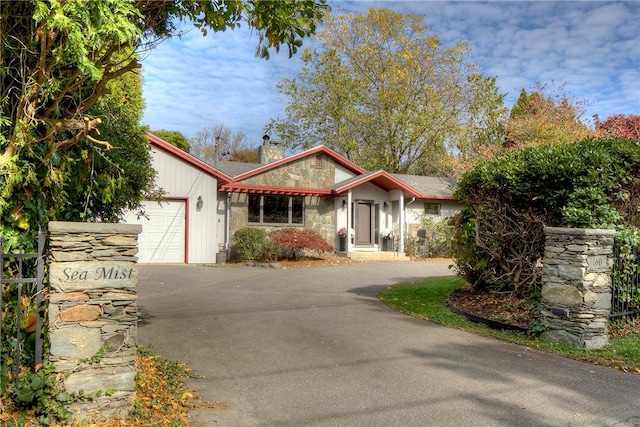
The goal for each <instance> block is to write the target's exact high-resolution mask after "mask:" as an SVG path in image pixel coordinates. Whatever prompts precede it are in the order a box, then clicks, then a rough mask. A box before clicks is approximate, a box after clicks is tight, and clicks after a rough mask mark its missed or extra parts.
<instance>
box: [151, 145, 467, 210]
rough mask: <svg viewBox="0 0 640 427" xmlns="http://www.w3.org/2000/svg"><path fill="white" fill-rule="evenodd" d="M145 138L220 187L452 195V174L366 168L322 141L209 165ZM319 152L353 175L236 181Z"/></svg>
mask: <svg viewBox="0 0 640 427" xmlns="http://www.w3.org/2000/svg"><path fill="white" fill-rule="evenodd" d="M147 138H148V139H149V142H150V143H151V145H152V146H154V147H156V148H159V149H162V150H164V151H166V152H168V153H170V154H172V155H173V156H175V157H177V158H179V159H180V160H183V161H185V162H187V163H189V164H190V165H191V166H193V167H195V168H197V169H200V170H201V171H203V172H205V173H207V174H209V175H212V176H214V177H215V178H217V179H218V183H219V190H220V191H231V192H240V193H249V192H251V193H259V194H281V195H294V196H322V195H327V196H328V195H340V194H344V193H345V192H347V191H349V190H350V189H352V188H354V187H357V186H359V185H362V184H364V183H367V182H370V183H372V184H374V185H376V186H378V187H380V188H382V189H383V190H386V191H390V190H402V192H403V194H404V195H405V196H407V197H416V198H420V199H436V200H453V199H454V197H453V192H454V189H455V186H456V181H455V180H454V179H452V178H440V177H433V176H419V175H404V174H392V173H389V172H386V171H383V170H377V171H370V172H367V171H366V170H365V169H363V168H362V167H360V166H358V165H356V164H355V163H353V162H352V161H350V160H348V159H347V158H345V157H343V156H341V155H340V154H338V153H336V152H335V151H333V150H331V149H330V148H328V147H326V146H324V145H319V146H317V147H314V148H310V149H308V150H305V151H302V152H300V153H298V154H294V155H292V156H289V157H285V158H283V159H280V160H277V161H275V162H271V163H268V164H260V163H243V162H229V161H219V162H217V163H216V165H215V166H212V165H210V164H208V163H205V162H203V161H202V160H200V159H198V158H196V157H194V156H192V155H191V154H189V153H186V152H184V151H182V150H180V149H179V148H177V147H175V146H173V145H171V144H169V143H168V142H166V141H164V140H163V139H161V138H159V137H157V136H155V135H153V134H151V133H147ZM319 153H322V154H325V155H327V156H329V157H330V158H332V159H333V160H334V161H335V162H336V164H339V165H341V166H343V167H345V168H346V169H348V170H350V171H351V172H353V173H355V174H356V175H355V176H354V177H352V178H349V179H346V180H344V181H341V182H339V183H337V184H335V185H334V186H333V187H331V188H306V187H301V188H295V187H285V186H272V185H261V184H247V183H242V182H240V181H243V180H245V179H247V178H250V177H252V176H255V175H258V174H261V173H264V172H267V171H269V170H271V169H275V168H277V167H280V166H282V165H286V164H288V163H291V162H294V161H296V160H299V159H302V158H305V157H307V156H310V155H314V154H319Z"/></svg>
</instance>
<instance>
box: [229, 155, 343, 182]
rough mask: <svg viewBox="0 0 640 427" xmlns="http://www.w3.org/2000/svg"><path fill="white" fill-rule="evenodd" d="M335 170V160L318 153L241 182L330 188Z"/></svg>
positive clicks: (333, 180)
mask: <svg viewBox="0 0 640 427" xmlns="http://www.w3.org/2000/svg"><path fill="white" fill-rule="evenodd" d="M335 170H336V163H335V160H333V159H332V158H330V157H329V156H326V155H324V154H318V155H315V156H308V157H304V158H302V159H298V160H296V161H293V162H291V163H287V164H286V165H283V166H280V167H277V168H274V169H271V170H269V171H267V172H265V173H262V174H259V175H256V176H252V177H251V178H248V179H246V180H244V181H242V182H243V183H247V184H260V185H270V186H275V187H295V188H330V187H332V186H333V185H334V184H335Z"/></svg>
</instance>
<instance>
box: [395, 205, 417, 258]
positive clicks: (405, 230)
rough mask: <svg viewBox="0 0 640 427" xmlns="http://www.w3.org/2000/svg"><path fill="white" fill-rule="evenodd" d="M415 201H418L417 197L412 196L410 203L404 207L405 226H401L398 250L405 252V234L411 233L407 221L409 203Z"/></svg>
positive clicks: (403, 219)
mask: <svg viewBox="0 0 640 427" xmlns="http://www.w3.org/2000/svg"><path fill="white" fill-rule="evenodd" d="M415 201H416V198H415V197H412V198H411V201H409V203H407V204H406V205H404V209H403V212H404V214H403V216H404V218H402V221H403V223H404V227H402V228H400V232H401V233H400V241H399V242H398V248H399V251H398V252H404V235H405V234H407V235H409V222H407V208H408V207H409V205H411V204H412V203H413V202H415Z"/></svg>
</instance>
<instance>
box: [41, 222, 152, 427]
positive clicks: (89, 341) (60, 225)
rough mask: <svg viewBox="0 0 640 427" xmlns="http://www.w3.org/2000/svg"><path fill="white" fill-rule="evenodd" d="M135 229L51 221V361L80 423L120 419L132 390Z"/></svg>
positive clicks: (114, 225)
mask: <svg viewBox="0 0 640 427" xmlns="http://www.w3.org/2000/svg"><path fill="white" fill-rule="evenodd" d="M141 231H142V227H141V226H140V225H130V224H107V223H74V222H50V223H49V263H50V268H49V288H50V294H49V337H50V343H51V349H50V352H49V353H50V355H49V360H50V362H52V363H53V365H54V366H55V369H56V371H57V372H59V373H60V377H61V378H62V380H63V384H64V387H65V389H66V391H67V392H69V393H72V394H76V395H78V394H80V393H81V392H82V393H83V394H84V396H92V397H93V400H80V401H75V402H74V403H72V404H71V405H70V408H69V409H71V410H72V412H73V413H74V416H75V418H76V419H78V420H88V419H89V418H90V417H92V416H93V417H96V418H102V419H104V418H108V417H111V416H121V415H126V414H127V413H128V412H129V410H130V408H131V403H132V402H133V398H134V393H135V375H136V369H135V361H136V345H137V337H136V324H137V321H138V309H137V302H136V301H137V293H136V282H137V278H138V270H137V267H136V261H137V258H136V254H137V252H138V249H137V241H138V234H139V233H140V232H141Z"/></svg>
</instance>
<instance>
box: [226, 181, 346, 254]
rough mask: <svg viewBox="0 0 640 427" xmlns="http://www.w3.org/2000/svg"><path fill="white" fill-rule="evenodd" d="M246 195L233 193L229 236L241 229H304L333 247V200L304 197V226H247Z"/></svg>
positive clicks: (329, 198)
mask: <svg viewBox="0 0 640 427" xmlns="http://www.w3.org/2000/svg"><path fill="white" fill-rule="evenodd" d="M247 197H248V194H247V193H234V194H233V195H232V197H231V236H233V233H235V232H236V231H237V230H239V229H241V228H243V227H260V228H264V229H265V230H268V231H271V230H277V229H278V228H285V227H304V228H308V229H310V230H313V231H315V232H317V233H318V234H320V235H321V236H322V237H323V238H324V239H325V240H326V241H327V243H329V244H330V245H333V240H334V234H335V232H334V230H335V225H334V224H335V209H334V202H333V198H331V197H320V196H305V198H304V224H285V225H269V224H249V223H248V221H247V215H248V213H247Z"/></svg>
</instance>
